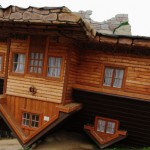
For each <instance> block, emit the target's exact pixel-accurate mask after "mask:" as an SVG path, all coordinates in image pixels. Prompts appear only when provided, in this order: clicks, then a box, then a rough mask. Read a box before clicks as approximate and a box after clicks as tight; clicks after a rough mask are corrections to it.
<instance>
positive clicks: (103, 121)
mask: <svg viewBox="0 0 150 150" xmlns="http://www.w3.org/2000/svg"><path fill="white" fill-rule="evenodd" d="M117 128H118V121H116V120H113V119H108V118H102V117H97V118H96V122H95V130H96V131H97V132H102V133H105V134H114V133H115V130H116V129H117Z"/></svg>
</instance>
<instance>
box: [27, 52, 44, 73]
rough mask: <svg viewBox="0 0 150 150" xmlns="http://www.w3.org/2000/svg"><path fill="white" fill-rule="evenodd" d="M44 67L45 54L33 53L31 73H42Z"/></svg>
mask: <svg viewBox="0 0 150 150" xmlns="http://www.w3.org/2000/svg"><path fill="white" fill-rule="evenodd" d="M42 65H43V53H31V57H30V72H31V73H42ZM32 67H33V68H32Z"/></svg>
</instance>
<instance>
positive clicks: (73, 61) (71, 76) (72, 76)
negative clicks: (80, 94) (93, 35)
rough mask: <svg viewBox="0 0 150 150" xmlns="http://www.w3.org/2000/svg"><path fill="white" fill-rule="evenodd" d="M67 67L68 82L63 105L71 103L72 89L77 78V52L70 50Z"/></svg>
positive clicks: (73, 49)
mask: <svg viewBox="0 0 150 150" xmlns="http://www.w3.org/2000/svg"><path fill="white" fill-rule="evenodd" d="M69 57H70V59H69V66H68V70H69V71H68V73H67V74H68V76H67V78H68V80H67V83H66V84H67V85H66V93H65V103H69V102H71V101H72V87H73V85H74V84H75V81H76V78H77V70H78V63H79V50H77V49H75V48H72V49H71V50H70V53H69Z"/></svg>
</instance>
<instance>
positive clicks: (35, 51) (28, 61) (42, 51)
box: [26, 35, 47, 77]
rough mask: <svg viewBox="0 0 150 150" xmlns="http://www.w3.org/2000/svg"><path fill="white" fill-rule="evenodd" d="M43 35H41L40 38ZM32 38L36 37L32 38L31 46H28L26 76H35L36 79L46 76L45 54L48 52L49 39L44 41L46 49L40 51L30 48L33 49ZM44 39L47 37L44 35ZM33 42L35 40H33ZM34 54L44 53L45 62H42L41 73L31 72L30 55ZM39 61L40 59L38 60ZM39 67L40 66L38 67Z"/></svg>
mask: <svg viewBox="0 0 150 150" xmlns="http://www.w3.org/2000/svg"><path fill="white" fill-rule="evenodd" d="M40 36H41V35H39V37H40ZM31 37H33V38H34V37H35V35H33V36H30V39H29V41H30V42H29V43H28V44H29V45H28V57H27V69H26V74H28V75H29V76H30V75H31V76H34V77H43V75H44V63H45V62H44V61H45V53H46V50H47V38H46V40H45V41H44V42H45V49H40V50H35V49H34V50H32V49H31V48H30V47H31ZM43 37H46V36H45V35H43ZM32 40H33V39H32ZM31 52H33V53H42V54H43V61H42V68H41V69H42V72H41V73H38V72H37V73H31V72H30V53H31ZM38 60H39V59H38ZM37 67H38V66H37Z"/></svg>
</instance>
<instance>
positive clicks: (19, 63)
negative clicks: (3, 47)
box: [12, 53, 25, 73]
mask: <svg viewBox="0 0 150 150" xmlns="http://www.w3.org/2000/svg"><path fill="white" fill-rule="evenodd" d="M24 68H25V54H19V53H14V54H13V67H12V71H13V72H15V73H24Z"/></svg>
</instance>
